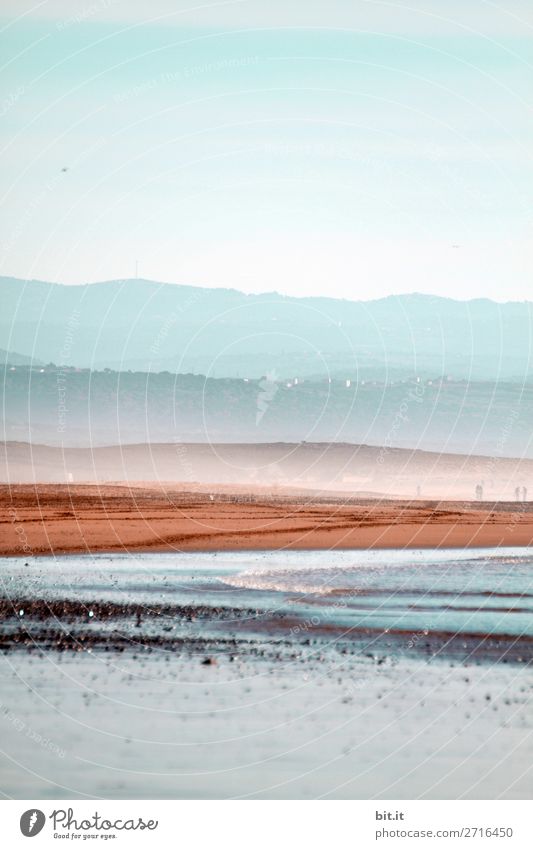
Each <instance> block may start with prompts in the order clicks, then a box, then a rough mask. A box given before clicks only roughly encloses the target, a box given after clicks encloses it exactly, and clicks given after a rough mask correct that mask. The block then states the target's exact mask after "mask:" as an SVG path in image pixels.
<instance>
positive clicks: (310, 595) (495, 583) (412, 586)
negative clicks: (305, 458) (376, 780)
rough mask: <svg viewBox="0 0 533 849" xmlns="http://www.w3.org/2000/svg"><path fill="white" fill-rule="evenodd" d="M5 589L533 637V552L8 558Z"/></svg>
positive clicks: (28, 594) (347, 623)
mask: <svg viewBox="0 0 533 849" xmlns="http://www.w3.org/2000/svg"><path fill="white" fill-rule="evenodd" d="M1 582H2V583H1V587H2V594H3V595H4V596H8V597H9V598H13V599H15V598H16V599H17V600H18V599H21V598H22V599H23V598H36V597H39V598H43V599H53V598H63V599H65V598H66V599H75V600H77V601H79V602H86V603H90V602H91V601H113V602H117V603H121V604H126V603H128V604H131V603H135V604H140V605H143V604H144V605H149V604H152V603H154V602H157V603H167V604H189V605H191V604H202V605H207V606H209V605H216V606H220V605H222V606H229V607H233V608H241V609H243V608H244V609H247V608H254V609H256V610H257V611H258V612H261V611H268V613H269V614H270V615H272V614H275V613H284V614H287V613H288V612H289V613H290V614H291V615H294V616H297V617H300V618H302V619H303V620H305V621H307V622H309V621H311V622H312V621H314V619H315V618H316V619H317V620H318V619H319V620H320V622H321V623H325V622H328V623H330V624H332V625H333V624H334V625H336V626H339V627H341V628H347V627H349V628H365V629H376V630H386V629H391V630H402V631H403V630H409V631H412V632H415V633H420V634H424V633H426V632H444V633H456V634H461V633H464V634H508V635H512V636H522V635H524V636H532V635H533V551H531V550H530V549H527V548H516V549H469V550H457V549H441V550H438V551H425V550H420V551H406V550H398V551H394V550H392V551H391V550H387V551H373V552H368V551H342V552H331V551H315V552H309V551H305V552H304V551H291V552H239V553H205V554H197V553H187V554H179V555H176V554H159V553H157V554H135V555H92V556H88V555H87V556H61V557H57V558H49V557H47V558H44V557H43V558H38V557H37V558H31V559H30V560H24V559H21V558H8V559H6V560H4V568H3V569H2V573H1Z"/></svg>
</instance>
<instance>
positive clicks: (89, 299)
mask: <svg viewBox="0 0 533 849" xmlns="http://www.w3.org/2000/svg"><path fill="white" fill-rule="evenodd" d="M0 292H1V296H2V303H3V312H2V316H1V319H0V346H2V347H4V348H6V349H8V350H9V351H17V352H19V354H22V355H24V356H28V357H32V358H37V359H38V360H42V361H45V362H54V363H56V364H67V365H75V366H78V367H91V368H96V369H102V368H114V369H117V370H128V369H133V370H138V371H153V372H157V371H165V370H166V371H171V372H175V373H187V372H194V373H197V374H205V375H207V376H210V377H213V376H216V377H248V378H256V379H258V378H260V377H262V376H264V375H266V374H268V373H275V375H276V376H277V377H279V378H280V379H285V378H294V377H302V378H303V377H315V378H325V377H329V376H332V377H338V378H343V379H344V378H347V379H351V380H361V379H366V380H378V381H383V382H385V381H390V380H400V379H414V378H415V377H421V378H425V379H427V378H434V377H436V376H441V375H450V376H451V377H452V378H453V379H455V380H492V381H497V380H512V381H516V382H518V383H521V382H523V381H526V380H529V379H530V378H531V376H532V362H531V349H532V342H533V312H532V303H531V302H508V303H495V302H493V301H490V300H486V299H478V300H472V301H456V300H452V299H449V298H440V297H435V296H428V295H420V294H412V295H399V296H390V297H387V298H381V299H378V300H368V301H347V300H338V299H333V298H294V297H285V296H283V295H279V294H277V293H275V292H269V293H265V294H262V295H246V294H244V293H242V292H239V291H237V290H235V289H217V288H211V289H208V288H205V289H204V288H199V287H193V286H182V285H174V284H163V283H157V282H153V281H148V280H136V279H133V280H132V279H130V280H114V281H108V282H104V283H92V284H87V285H81V286H65V285H60V284H54V283H46V282H42V281H35V280H31V281H23V280H18V279H14V278H7V277H3V278H0Z"/></svg>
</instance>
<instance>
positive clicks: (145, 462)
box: [0, 442, 533, 521]
mask: <svg viewBox="0 0 533 849" xmlns="http://www.w3.org/2000/svg"><path fill="white" fill-rule="evenodd" d="M0 480H2V481H9V482H10V483H12V484H15V483H35V482H48V483H65V482H68V483H78V482H84V483H95V482H110V481H114V482H116V481H124V482H129V483H135V482H143V483H145V484H154V483H156V484H159V483H161V484H163V485H165V484H169V483H170V484H172V483H174V484H179V485H180V488H182V489H185V490H190V491H194V490H195V489H197V488H198V486H200V487H202V486H203V487H206V486H207V491H208V492H209V491H210V490H209V486H210V485H212V486H213V489H212V490H211V491H216V490H217V486H220V485H222V486H228V487H235V486H242V487H244V488H245V490H248V491H250V490H251V489H254V488H256V487H259V489H260V490H261V489H264V488H265V487H266V488H269V487H292V488H296V489H300V490H307V491H308V492H309V493H310V494H311V493H312V492H313V491H315V492H316V491H317V490H326V491H330V492H331V491H335V492H339V493H344V494H346V495H350V496H351V495H355V496H358V497H367V496H379V497H382V496H388V497H391V496H392V497H407V498H417V497H418V498H420V497H422V498H431V499H433V498H434V499H440V498H443V499H465V500H468V501H472V500H473V498H474V494H475V487H476V485H477V484H479V483H481V484H482V486H483V497H484V499H485V500H486V501H496V500H505V501H515V500H516V492H515V491H516V487H517V486H518V487H523V486H525V487H526V489H529V491H531V486H532V485H533V461H532V460H515V459H506V458H491V457H481V456H480V457H466V456H464V455H459V454H444V455H443V454H436V453H430V452H424V451H407V450H403V449H392V450H390V451H387V452H383V450H382V449H380V448H375V447H372V446H368V445H347V444H324V443H313V442H310V443H303V444H294V443H293V444H290V443H277V444H268V443H267V444H257V445H249V444H248V445H243V444H238V443H236V444H233V445H228V444H208V445H207V444H203V445H202V444H191V443H180V444H161V443H160V444H151V445H146V444H142V445H126V446H124V445H122V446H117V445H115V446H112V445H111V446H107V447H101V448H94V447H90V448H58V447H56V448H53V447H50V446H44V445H39V444H34V445H29V444H28V443H22V442H9V443H5V444H4V445H2V446H0ZM522 506H523V505H521V504H519V505H517V521H518V520H519V518H520V510H521V508H522Z"/></svg>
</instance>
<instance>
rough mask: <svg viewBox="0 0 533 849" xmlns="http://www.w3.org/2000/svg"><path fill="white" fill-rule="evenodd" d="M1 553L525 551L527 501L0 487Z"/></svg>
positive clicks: (530, 508)
mask: <svg viewBox="0 0 533 849" xmlns="http://www.w3.org/2000/svg"><path fill="white" fill-rule="evenodd" d="M0 522H1V525H2V534H1V542H0V554H1V555H17V554H18V555H27V556H31V555H32V554H60V553H75V552H101V551H109V552H112V551H152V550H153V551H237V550H268V549H285V548H287V549H342V548H345V549H350V548H353V549H366V548H424V547H428V548H440V547H447V548H450V547H472V546H475V547H484V546H487V547H492V546H528V545H531V544H532V543H533V504H531V503H513V502H500V503H497V504H489V503H476V502H452V501H445V502H443V501H441V502H436V501H432V502H431V501H412V500H411V501H407V500H380V499H363V498H352V499H350V498H347V497H346V496H345V495H335V494H327V493H323V492H321V493H314V492H305V491H302V492H298V491H296V490H294V491H292V490H290V489H287V490H281V489H278V490H271V489H268V488H266V487H265V488H260V487H256V488H254V489H253V490H251V489H250V488H245V487H228V486H225V487H224V486H220V487H216V486H211V487H208V486H203V487H202V486H197V487H195V488H192V487H190V486H187V487H185V486H184V487H180V486H179V485H173V486H168V487H165V486H159V487H155V486H154V487H149V486H143V485H142V484H137V485H131V484H117V485H111V484H110V485H107V484H101V485H89V484H88V485H68V484H63V485H62V484H37V485H14V486H7V485H3V486H1V487H0Z"/></svg>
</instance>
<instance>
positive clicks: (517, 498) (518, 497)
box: [514, 486, 520, 501]
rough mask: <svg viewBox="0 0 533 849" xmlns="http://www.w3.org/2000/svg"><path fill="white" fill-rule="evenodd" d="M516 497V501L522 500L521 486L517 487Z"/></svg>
mask: <svg viewBox="0 0 533 849" xmlns="http://www.w3.org/2000/svg"><path fill="white" fill-rule="evenodd" d="M514 497H515V501H520V487H519V486H517V487H515V491H514Z"/></svg>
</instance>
